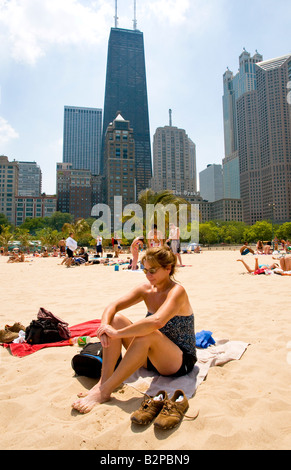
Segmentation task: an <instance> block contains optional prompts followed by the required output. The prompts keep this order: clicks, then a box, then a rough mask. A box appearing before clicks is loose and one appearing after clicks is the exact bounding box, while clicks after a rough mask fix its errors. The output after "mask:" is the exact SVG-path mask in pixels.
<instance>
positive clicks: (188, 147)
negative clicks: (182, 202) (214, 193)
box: [151, 125, 197, 197]
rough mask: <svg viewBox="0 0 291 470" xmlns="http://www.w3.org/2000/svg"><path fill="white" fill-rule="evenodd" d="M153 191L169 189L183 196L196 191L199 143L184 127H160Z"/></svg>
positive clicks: (154, 154)
mask: <svg viewBox="0 0 291 470" xmlns="http://www.w3.org/2000/svg"><path fill="white" fill-rule="evenodd" d="M153 168H154V176H153V178H152V180H151V188H152V189H153V190H154V191H163V190H170V191H175V193H176V194H178V195H181V196H182V197H183V196H184V195H186V194H189V193H191V194H194V193H196V192H197V183H196V180H197V177H196V146H195V144H194V142H192V140H191V139H190V138H189V137H188V135H187V134H186V132H185V130H184V129H178V128H177V127H174V126H172V125H169V126H165V127H159V128H158V129H157V130H156V132H155V135H154V142H153Z"/></svg>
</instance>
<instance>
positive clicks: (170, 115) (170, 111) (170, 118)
mask: <svg viewBox="0 0 291 470" xmlns="http://www.w3.org/2000/svg"><path fill="white" fill-rule="evenodd" d="M169 125H170V127H172V110H171V109H169Z"/></svg>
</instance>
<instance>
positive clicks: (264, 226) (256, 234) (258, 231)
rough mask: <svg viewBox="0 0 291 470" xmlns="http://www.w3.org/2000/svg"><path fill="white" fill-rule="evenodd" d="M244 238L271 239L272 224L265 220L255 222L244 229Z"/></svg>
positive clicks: (252, 239) (248, 239)
mask: <svg viewBox="0 0 291 470" xmlns="http://www.w3.org/2000/svg"><path fill="white" fill-rule="evenodd" d="M244 238H245V240H247V241H249V242H256V241H258V240H262V241H271V240H272V224H271V223H270V222H267V221H266V220H262V221H259V222H256V223H255V224H254V225H252V226H251V227H248V228H246V229H245V231H244Z"/></svg>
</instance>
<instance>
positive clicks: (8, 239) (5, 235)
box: [0, 225, 14, 251]
mask: <svg viewBox="0 0 291 470" xmlns="http://www.w3.org/2000/svg"><path fill="white" fill-rule="evenodd" d="M10 230H11V227H10V225H1V234H0V245H1V246H3V248H5V251H7V250H8V246H9V245H10V244H11V243H12V242H13V241H14V235H13V233H11V232H10Z"/></svg>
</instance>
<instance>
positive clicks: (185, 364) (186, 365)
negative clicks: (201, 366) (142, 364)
mask: <svg viewBox="0 0 291 470" xmlns="http://www.w3.org/2000/svg"><path fill="white" fill-rule="evenodd" d="M182 352H183V361H182V365H181V367H180V369H179V370H178V371H177V372H176V373H175V374H172V375H170V376H167V377H181V376H182V375H186V374H189V373H190V372H191V371H192V370H193V368H194V365H195V363H196V362H197V358H196V356H193V355H192V354H189V353H188V352H186V351H183V350H182ZM147 370H151V371H153V372H157V373H158V374H160V372H159V371H158V370H157V369H156V368H155V366H154V365H153V364H152V363H151V361H150V360H149V358H148V359H147ZM160 375H162V374H160Z"/></svg>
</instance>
